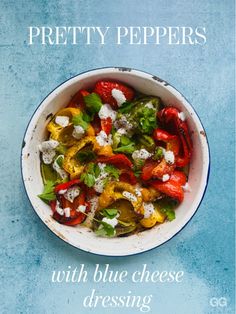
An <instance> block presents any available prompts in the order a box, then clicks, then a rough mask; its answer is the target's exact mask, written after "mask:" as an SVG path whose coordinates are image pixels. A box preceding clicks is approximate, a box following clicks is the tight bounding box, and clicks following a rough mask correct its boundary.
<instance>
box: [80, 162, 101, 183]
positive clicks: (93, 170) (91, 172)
mask: <svg viewBox="0 0 236 314" xmlns="http://www.w3.org/2000/svg"><path fill="white" fill-rule="evenodd" d="M100 172H101V170H100V168H99V166H98V165H97V164H94V163H90V164H89V165H88V167H87V170H86V171H85V172H84V173H82V175H81V176H80V179H81V181H83V182H84V184H86V185H87V186H88V187H90V188H91V187H92V186H94V184H95V179H96V178H97V177H98V176H99V174H100Z"/></svg>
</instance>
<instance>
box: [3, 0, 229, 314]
mask: <svg viewBox="0 0 236 314" xmlns="http://www.w3.org/2000/svg"><path fill="white" fill-rule="evenodd" d="M0 11H1V45H0V47H1V65H0V66H1V68H0V71H1V84H0V97H1V106H0V136H1V141H0V151H1V157H0V158H1V207H0V211H1V212H0V224H1V236H0V241H1V242H0V244H1V264H0V278H1V285H0V295H1V301H0V313H35V314H41V313H59V314H60V313H98V314H100V313H108V312H109V313H110V312H111V310H109V309H107V310H106V309H102V308H101V307H99V308H97V309H92V310H91V311H89V310H87V311H86V310H85V309H84V308H83V307H82V300H83V297H84V296H85V295H86V294H88V293H89V292H90V290H91V289H92V286H94V288H96V289H97V290H98V291H99V293H100V294H102V295H106V294H112V295H120V294H121V295H122V294H126V293H128V291H129V290H131V291H132V293H133V294H135V295H137V294H141V295H143V294H153V295H154V298H153V300H152V303H151V306H152V311H151V313H155V314H156V313H164V314H185V313H186V314H188V313H191V314H195V313H196V314H208V313H234V196H233V195H234V165H233V160H234V137H233V130H234V120H233V117H234V71H233V67H234V1H230V0H226V1H220V0H208V1H204V0H192V1H188V0H182V1H180V0H175V1H174V0H168V1H164V0H163V1H161V0H160V1H159V0H156V1H154V0H145V1H141V0H137V1H134V0H129V1H128V0H126V1H125V0H120V1H108V0H102V1H95V0H94V1H91V0H89V1H79V0H78V1H75V0H74V1H73V0H59V1H55V0H54V1H46V0H45V1H42V0H39V1H33V0H27V1H13V0H10V1H7V0H2V1H1V4H0ZM30 25H39V26H42V25H50V26H55V25H59V26H61V25H65V26H70V25H89V26H92V25H94V26H107V25H108V26H117V25H127V26H129V25H133V26H137V25H139V26H142V25H145V26H146V25H154V26H155V25H163V26H169V25H170V26H182V25H186V26H192V27H195V26H205V27H206V29H207V44H206V45H204V46H193V47H192V46H181V45H180V46H167V45H161V46H148V45H147V46H129V45H122V46H120V47H118V46H116V45H114V44H107V45H105V46H103V47H101V46H98V45H91V46H85V45H80V46H71V45H68V46H60V47H56V46H52V47H50V46H46V47H45V46H41V45H34V46H28V45H27V27H28V26H30ZM107 65H114V66H128V67H134V68H138V69H141V70H146V71H149V72H151V73H153V74H156V75H158V76H160V77H162V78H163V79H165V80H167V81H169V82H170V83H171V84H172V85H174V86H175V87H176V88H177V89H179V90H180V91H181V92H182V93H183V94H184V95H185V96H186V97H187V98H188V99H189V101H190V102H191V103H192V104H193V106H194V108H195V109H196V110H197V112H198V114H199V115H200V118H201V120H202V122H203V125H204V126H205V129H206V132H207V135H208V139H209V143H210V148H211V175H210V181H209V185H208V189H207V192H206V194H205V198H204V200H203V202H202V204H201V206H200V208H199V210H198V212H197V214H196V215H195V217H194V218H193V219H192V221H191V222H190V223H189V224H188V225H187V227H186V228H185V229H184V230H183V231H182V232H181V233H179V234H178V235H177V236H176V237H175V238H174V239H172V240H171V241H169V242H168V243H166V244H165V245H163V246H161V247H160V248H157V249H154V250H152V251H150V252H147V253H144V254H141V255H137V256H131V257H122V258H106V257H100V256H94V255H91V254H88V253H85V252H81V251H79V250H76V249H75V248H73V247H71V246H69V245H68V244H66V243H64V242H63V241H61V240H60V239H58V238H57V237H56V236H55V235H54V234H52V233H51V232H50V231H49V230H48V229H47V228H46V227H45V226H44V225H43V223H41V221H40V220H39V219H38V217H37V216H36V214H35V213H34V211H33V209H32V207H31V205H30V204H29V202H28V199H27V197H26V195H25V192H24V188H23V185H22V180H21V174H20V151H21V142H22V138H23V134H24V131H25V128H26V125H27V123H28V121H29V119H30V117H31V115H32V113H33V112H34V110H35V108H36V107H37V106H38V104H39V103H40V102H41V100H42V99H43V98H44V97H45V96H46V95H47V94H48V93H49V92H50V91H51V90H52V89H54V88H55V86H57V85H58V84H60V83H62V82H63V81H64V80H66V79H68V78H70V77H71V76H73V75H75V74H77V73H79V72H82V71H85V70H88V69H92V68H96V67H102V66H107ZM81 263H85V264H86V266H87V267H88V268H89V269H91V270H92V269H93V268H94V264H95V263H100V264H105V263H110V264H111V266H112V268H113V269H114V270H121V269H127V270H128V271H129V272H131V271H132V270H133V269H136V268H138V267H141V265H142V264H143V263H147V264H148V266H149V268H150V269H152V270H155V269H159V270H163V269H167V270H171V269H174V270H184V272H185V277H184V281H183V282H182V283H181V284H145V283H143V284H136V285H134V284H132V283H131V282H130V281H128V282H127V283H125V284H116V285H109V284H94V285H93V284H92V283H86V284H68V283H67V284H65V283H64V284H52V283H51V274H52V270H53V269H57V270H62V269H64V270H66V269H67V267H68V265H70V266H72V268H73V267H75V266H79V264H81ZM212 297H217V298H218V297H225V298H227V302H228V306H227V307H224V308H213V307H211V306H210V304H209V300H210V298H212ZM112 312H113V313H118V312H119V313H138V312H139V311H138V310H137V309H116V310H113V311H112Z"/></svg>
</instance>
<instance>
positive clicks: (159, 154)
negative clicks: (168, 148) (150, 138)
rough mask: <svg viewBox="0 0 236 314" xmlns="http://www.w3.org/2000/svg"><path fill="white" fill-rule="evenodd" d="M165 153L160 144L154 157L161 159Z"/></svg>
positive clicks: (154, 158)
mask: <svg viewBox="0 0 236 314" xmlns="http://www.w3.org/2000/svg"><path fill="white" fill-rule="evenodd" d="M163 155H164V154H163V148H162V147H160V146H158V147H157V149H156V151H155V153H154V156H153V157H152V159H153V160H160V159H161V158H162V157H163Z"/></svg>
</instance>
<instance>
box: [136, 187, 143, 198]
mask: <svg viewBox="0 0 236 314" xmlns="http://www.w3.org/2000/svg"><path fill="white" fill-rule="evenodd" d="M135 194H136V195H137V196H142V193H141V188H140V187H138V188H135Z"/></svg>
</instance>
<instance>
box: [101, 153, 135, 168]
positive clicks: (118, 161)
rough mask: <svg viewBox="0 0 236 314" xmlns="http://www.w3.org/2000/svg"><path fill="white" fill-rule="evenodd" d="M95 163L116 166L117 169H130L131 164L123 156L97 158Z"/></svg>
mask: <svg viewBox="0 0 236 314" xmlns="http://www.w3.org/2000/svg"><path fill="white" fill-rule="evenodd" d="M97 162H104V163H107V164H111V165H114V166H116V167H117V168H119V169H123V168H132V166H133V164H132V162H131V161H130V160H129V158H128V157H126V156H125V155H124V154H116V155H113V156H111V157H105V156H104V157H99V158H97Z"/></svg>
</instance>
